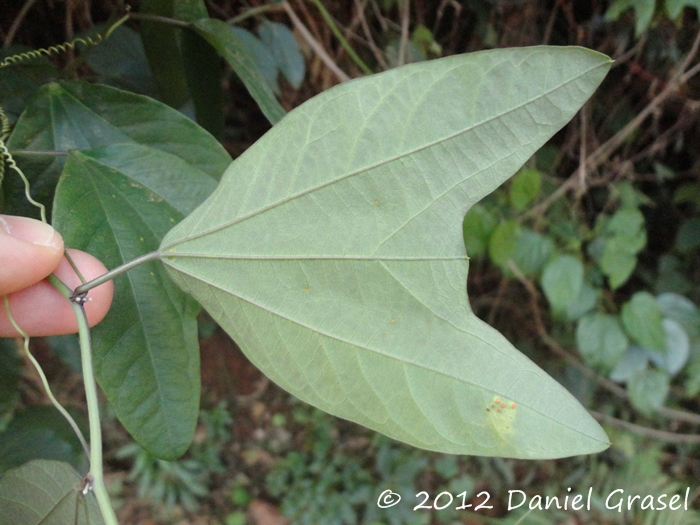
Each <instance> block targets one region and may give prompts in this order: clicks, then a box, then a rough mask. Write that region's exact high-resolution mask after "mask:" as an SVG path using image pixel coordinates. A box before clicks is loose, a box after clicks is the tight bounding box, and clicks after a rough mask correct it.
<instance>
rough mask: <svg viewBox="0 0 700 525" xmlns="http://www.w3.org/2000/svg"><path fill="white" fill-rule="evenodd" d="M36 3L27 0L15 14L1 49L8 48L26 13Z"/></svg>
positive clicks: (32, 0)
mask: <svg viewBox="0 0 700 525" xmlns="http://www.w3.org/2000/svg"><path fill="white" fill-rule="evenodd" d="M35 3H36V0H27V1H26V2H25V3H24V5H23V6H22V9H20V10H19V13H17V17H16V18H15V19H14V20H13V21H12V25H11V26H10V29H9V31H8V32H7V36H6V37H5V41H4V42H3V47H8V46H9V45H10V44H11V43H12V41H13V40H14V39H15V35H16V34H17V31H19V26H21V25H22V21H23V20H24V18H25V17H26V16H27V13H28V12H29V10H30V9H31V8H32V6H33V5H34V4H35Z"/></svg>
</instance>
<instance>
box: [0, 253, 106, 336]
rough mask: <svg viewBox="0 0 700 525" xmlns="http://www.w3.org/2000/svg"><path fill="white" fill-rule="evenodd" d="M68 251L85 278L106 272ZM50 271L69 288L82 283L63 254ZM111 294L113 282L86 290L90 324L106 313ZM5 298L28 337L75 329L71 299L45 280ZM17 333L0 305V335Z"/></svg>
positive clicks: (95, 261)
mask: <svg viewBox="0 0 700 525" xmlns="http://www.w3.org/2000/svg"><path fill="white" fill-rule="evenodd" d="M68 253H69V255H70V257H71V259H72V260H73V262H74V263H75V265H76V267H77V268H78V269H79V270H80V273H81V274H82V275H83V277H84V278H85V279H86V280H87V281H89V280H92V279H95V278H96V277H99V276H100V275H102V274H104V273H105V272H106V271H107V268H105V266H104V265H103V264H102V263H101V262H100V261H99V260H98V259H96V258H95V257H93V256H92V255H90V254H87V253H85V252H81V251H78V250H68ZM53 273H54V275H56V277H58V278H59V279H60V280H61V281H62V282H63V283H64V284H65V285H66V286H68V287H69V288H71V289H74V288H75V287H76V286H78V285H80V284H82V282H81V280H80V278H79V277H78V275H76V273H75V271H74V270H73V268H72V266H71V265H70V263H69V262H68V260H67V259H66V258H65V257H63V258H62V259H61V260H60V262H59V263H58V266H57V267H56V269H55V271H54V272H53ZM113 294H114V286H113V284H112V281H108V282H106V283H104V284H102V285H100V286H97V287H95V288H93V289H92V290H90V291H89V292H88V294H87V298H88V301H86V302H85V313H86V314H87V317H88V324H89V325H90V326H94V325H96V324H97V323H99V322H100V321H101V320H102V319H103V318H104V317H105V315H107V312H108V311H109V307H110V305H111V304H112V297H113ZM8 299H9V305H10V311H11V313H12V316H13V318H14V319H15V321H16V322H17V324H18V325H19V326H20V327H21V328H22V329H23V330H24V331H25V332H26V333H27V334H28V335H30V336H48V335H62V334H72V333H76V332H77V331H78V323H77V320H76V317H75V312H74V311H73V308H72V306H71V304H70V302H69V301H68V300H67V299H66V298H65V297H63V295H61V294H60V292H59V291H58V290H56V288H54V287H53V286H52V285H51V284H50V283H49V282H48V281H46V280H41V281H39V282H38V283H36V284H34V285H32V286H29V287H28V288H24V289H22V290H19V291H17V292H15V293H12V294H10V295H9V296H8ZM0 306H1V305H0ZM17 335H18V334H17V332H16V331H15V330H14V328H13V327H12V325H11V323H10V322H9V319H8V318H7V315H6V313H5V310H4V308H2V307H0V337H16V336H17Z"/></svg>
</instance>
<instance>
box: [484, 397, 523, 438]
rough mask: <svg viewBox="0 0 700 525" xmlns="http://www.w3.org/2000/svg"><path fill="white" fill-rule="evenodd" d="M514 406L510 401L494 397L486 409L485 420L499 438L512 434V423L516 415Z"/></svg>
mask: <svg viewBox="0 0 700 525" xmlns="http://www.w3.org/2000/svg"><path fill="white" fill-rule="evenodd" d="M516 406H517V405H516V404H515V403H513V402H512V401H510V400H507V399H502V398H500V397H494V398H493V400H492V401H491V403H490V404H489V405H488V406H487V407H486V412H487V413H488V415H487V419H488V421H489V422H490V423H491V425H492V426H493V427H494V429H495V430H496V432H497V433H498V435H499V436H501V437H505V436H507V435H509V434H512V433H513V422H514V421H515V416H516V414H517V412H516V410H515V408H516Z"/></svg>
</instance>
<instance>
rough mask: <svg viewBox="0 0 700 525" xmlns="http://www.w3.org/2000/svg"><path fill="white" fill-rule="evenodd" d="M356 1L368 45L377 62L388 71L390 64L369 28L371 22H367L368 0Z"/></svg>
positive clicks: (358, 15)
mask: <svg viewBox="0 0 700 525" xmlns="http://www.w3.org/2000/svg"><path fill="white" fill-rule="evenodd" d="M354 1H355V9H356V10H357V17H358V18H359V21H360V25H361V26H362V31H363V32H364V34H365V38H366V39H367V45H368V46H369V48H370V49H371V50H372V53H373V54H374V58H375V60H376V61H377V64H379V65H380V66H381V68H382V69H383V70H384V71H386V70H387V69H389V65H388V64H387V63H386V60H384V53H382V50H381V49H379V48H378V47H377V44H375V42H374V38H373V37H372V32H371V31H370V29H369V24H368V23H367V18H366V17H365V8H366V7H367V0H365V2H364V3H362V2H361V0H354Z"/></svg>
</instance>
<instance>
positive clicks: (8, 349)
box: [0, 338, 22, 439]
mask: <svg viewBox="0 0 700 525" xmlns="http://www.w3.org/2000/svg"><path fill="white" fill-rule="evenodd" d="M20 377H22V360H21V359H20V357H19V354H18V353H17V344H16V342H15V340H14V339H3V338H0V418H2V417H3V416H4V415H5V414H6V413H8V412H9V411H11V410H12V409H13V408H14V407H15V403H16V402H17V398H18V397H19V379H20ZM0 439H1V438H0Z"/></svg>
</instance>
